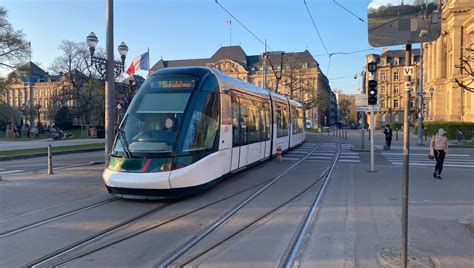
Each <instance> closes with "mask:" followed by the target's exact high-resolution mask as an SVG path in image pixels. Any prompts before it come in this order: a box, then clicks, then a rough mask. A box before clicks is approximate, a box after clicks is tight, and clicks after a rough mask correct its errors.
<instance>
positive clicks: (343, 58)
mask: <svg viewBox="0 0 474 268" xmlns="http://www.w3.org/2000/svg"><path fill="white" fill-rule="evenodd" d="M306 2H307V5H308V7H309V9H310V11H311V13H312V15H313V18H314V20H315V23H316V25H317V27H318V29H319V31H320V33H321V36H322V38H323V41H324V43H325V45H326V47H327V49H328V51H329V52H330V53H334V52H349V51H358V50H363V49H369V48H371V47H370V46H369V44H368V42H367V24H365V23H363V22H361V21H359V20H358V19H357V18H355V17H353V16H352V15H350V14H349V13H348V12H346V11H345V10H344V9H342V8H341V7H339V6H338V5H336V4H335V3H334V2H333V1H332V0H307V1H306ZM337 2H338V3H340V4H341V5H343V6H345V7H346V8H348V9H349V10H351V11H352V12H354V13H355V14H357V15H358V16H360V17H362V18H363V19H364V20H366V17H367V6H368V4H369V3H370V1H368V0H338V1H337ZM219 3H220V4H221V5H223V6H224V7H225V8H226V9H227V10H229V11H230V12H231V13H232V14H233V15H234V16H235V17H236V18H238V19H239V20H240V21H241V22H243V23H244V24H245V25H246V26H247V27H248V28H249V29H250V30H251V31H252V32H253V33H255V35H257V36H258V37H259V38H260V39H262V40H263V39H265V38H266V39H267V40H268V46H269V47H270V48H271V49H272V50H274V51H286V52H296V51H304V50H305V49H308V50H309V51H310V52H311V53H312V54H313V56H315V58H316V60H317V61H318V62H319V63H320V66H321V69H322V70H323V72H324V73H326V74H327V75H328V77H329V78H330V79H331V80H330V83H331V87H332V88H333V89H341V90H343V91H344V92H347V93H356V91H357V87H358V80H355V79H354V78H353V76H354V73H356V72H358V73H360V70H361V69H362V68H363V66H364V55H365V53H367V52H362V53H357V54H351V55H335V56H333V57H332V60H331V64H330V67H329V73H327V71H328V56H323V55H322V54H326V52H325V49H324V47H323V46H322V44H321V41H320V40H319V38H318V35H317V33H316V30H315V29H314V27H313V25H312V23H311V20H310V17H309V15H308V13H307V10H306V7H305V5H304V1H303V0H273V1H270V0H220V1H219ZM0 5H1V6H4V7H5V8H6V9H7V10H8V12H9V21H10V22H11V23H12V24H13V26H14V27H15V29H21V30H23V32H24V33H25V35H26V39H27V40H29V41H31V43H32V50H33V54H32V59H33V62H37V63H40V66H41V67H42V68H44V69H48V68H49V66H50V65H51V62H52V61H53V59H54V58H55V57H56V56H58V55H59V51H58V50H57V47H58V46H59V44H60V42H61V41H62V40H72V41H76V42H78V41H83V40H85V37H86V36H87V35H88V34H89V33H90V32H91V31H93V32H95V33H96V34H97V36H98V38H99V46H101V47H105V0H1V1H0ZM114 12H115V13H114V28H115V29H114V39H115V41H114V47H117V45H118V44H119V43H120V42H121V41H125V43H126V44H127V45H128V46H129V49H130V50H129V53H128V55H127V62H126V65H127V66H128V65H129V63H130V61H131V60H133V58H134V57H136V56H138V55H139V54H141V53H144V52H145V51H146V50H147V48H150V58H151V64H152V65H153V64H154V63H156V62H157V61H158V60H159V59H160V57H163V59H165V60H176V59H190V58H208V57H210V56H212V54H213V53H214V52H215V51H216V50H217V49H218V48H219V47H220V46H221V45H224V46H226V45H229V26H228V25H227V24H226V21H227V20H229V19H231V17H230V16H229V15H228V14H227V13H226V12H225V11H224V10H223V9H222V8H221V7H219V5H217V4H216V3H215V1H214V0H194V1H192V0H175V1H171V0H167V1H164V0H136V1H133V0H115V1H114ZM232 45H241V46H242V48H243V49H244V51H245V52H246V53H247V54H248V55H256V54H260V53H261V52H262V51H263V45H262V44H261V43H260V42H259V41H258V40H257V39H256V38H255V37H253V36H252V35H251V34H249V33H248V32H247V31H246V30H245V29H244V28H243V27H242V26H240V25H239V24H238V23H237V21H235V20H232ZM374 52H377V51H374ZM115 53H116V57H118V53H117V52H115ZM319 55H320V56H319ZM341 77H344V78H341ZM333 78H338V79H333Z"/></svg>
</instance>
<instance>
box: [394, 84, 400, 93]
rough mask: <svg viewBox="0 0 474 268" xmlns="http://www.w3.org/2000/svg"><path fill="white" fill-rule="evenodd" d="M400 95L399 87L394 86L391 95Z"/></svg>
mask: <svg viewBox="0 0 474 268" xmlns="http://www.w3.org/2000/svg"><path fill="white" fill-rule="evenodd" d="M399 93H400V86H399V85H394V86H393V94H399Z"/></svg>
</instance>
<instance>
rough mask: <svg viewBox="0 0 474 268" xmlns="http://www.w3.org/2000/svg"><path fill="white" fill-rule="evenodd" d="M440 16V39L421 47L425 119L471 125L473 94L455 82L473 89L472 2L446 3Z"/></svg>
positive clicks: (473, 117)
mask: <svg viewBox="0 0 474 268" xmlns="http://www.w3.org/2000/svg"><path fill="white" fill-rule="evenodd" d="M441 14H442V21H441V35H440V37H439V38H438V39H437V40H436V41H433V42H429V43H425V44H424V45H423V80H424V91H425V94H426V96H427V98H426V100H425V103H426V105H427V109H426V114H425V119H426V120H430V121H461V122H474V92H472V91H471V92H470V91H469V90H466V89H465V88H463V87H462V86H460V85H459V84H458V83H457V82H456V80H458V81H459V82H461V83H462V84H463V85H468V84H469V83H472V84H470V88H471V89H472V90H474V83H473V80H474V77H473V75H472V74H473V73H474V72H472V70H473V69H474V1H472V0H448V1H446V2H445V4H444V5H443V7H442V13H441ZM461 59H464V60H465V61H464V62H461ZM468 65H470V66H468ZM461 67H465V69H464V70H463V71H461ZM469 69H470V71H471V74H469V73H468V72H469Z"/></svg>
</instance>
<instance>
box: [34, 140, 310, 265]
mask: <svg viewBox="0 0 474 268" xmlns="http://www.w3.org/2000/svg"><path fill="white" fill-rule="evenodd" d="M318 147H319V144H316V145H315V146H314V147H313V149H312V150H311V151H310V152H309V153H308V154H307V155H306V156H305V157H303V158H302V159H301V160H300V161H298V162H297V163H295V164H293V165H292V166H290V167H289V168H286V169H285V170H283V171H282V172H281V173H280V174H279V175H277V176H275V177H272V178H270V179H267V180H264V181H262V182H259V183H257V184H254V185H251V186H249V187H247V188H244V189H242V190H240V191H238V192H235V193H232V194H229V195H227V196H225V197H223V198H220V199H218V200H216V201H214V202H211V203H208V204H206V205H204V206H200V207H198V208H195V209H193V210H190V211H187V212H185V213H182V214H179V215H177V216H175V217H172V218H169V219H167V220H164V221H162V222H160V223H157V224H153V225H149V226H146V227H143V228H140V229H137V230H133V231H129V232H125V233H121V234H114V233H115V232H116V231H119V230H121V229H122V228H123V227H126V225H130V224H133V223H134V222H136V221H138V220H140V219H141V218H143V217H140V218H136V219H133V220H131V221H130V220H129V221H127V222H125V223H120V224H117V225H115V226H112V227H110V228H107V229H106V230H104V231H101V232H99V233H96V234H94V235H92V236H90V237H88V238H86V239H83V240H80V241H78V242H75V243H73V244H70V245H68V246H66V247H63V248H61V249H58V250H56V251H54V252H52V253H50V254H48V255H46V256H43V257H41V258H38V259H36V260H34V261H32V262H30V263H28V264H27V265H26V266H27V267H46V266H48V267H57V266H60V265H64V264H67V263H69V262H71V261H74V260H77V259H79V258H82V257H85V256H87V255H90V254H92V253H95V252H98V251H100V250H103V249H105V248H108V247H110V246H113V245H115V244H117V243H120V242H123V241H126V240H128V239H131V238H133V237H136V236H138V235H140V234H143V233H146V232H148V231H151V230H154V229H157V228H160V227H164V226H166V225H169V224H170V223H173V222H175V221H177V220H180V219H182V218H184V217H186V216H190V215H192V214H195V213H197V212H199V211H202V210H204V209H207V208H209V207H211V206H214V205H216V204H219V203H222V202H224V201H226V200H228V199H230V198H232V197H235V196H238V195H240V194H243V193H245V192H248V191H250V190H252V189H255V188H258V187H259V186H261V188H260V189H259V190H258V191H257V194H253V195H251V196H250V197H251V198H252V199H253V198H255V197H256V196H257V195H258V194H259V193H261V192H263V191H264V190H265V189H266V188H268V187H269V186H270V185H272V184H273V183H275V182H276V181H277V180H278V179H280V178H281V177H283V176H284V175H286V174H287V173H288V172H289V171H291V170H292V169H294V168H295V167H297V166H298V165H299V164H300V163H301V162H303V161H304V159H306V158H307V157H309V156H310V155H311V154H312V153H313V152H314V151H315V150H316V149H317V148H318ZM262 185H263V187H262ZM250 200H251V199H250ZM154 212H156V211H154ZM154 212H151V213H154ZM151 213H150V214H151ZM106 236H110V237H106ZM99 239H104V241H103V242H99V243H96V242H97V241H98V240H99Z"/></svg>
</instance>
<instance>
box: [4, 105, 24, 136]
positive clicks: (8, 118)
mask: <svg viewBox="0 0 474 268" xmlns="http://www.w3.org/2000/svg"><path fill="white" fill-rule="evenodd" d="M20 118H21V114H20V112H19V111H17V110H15V109H13V108H12V107H11V106H10V105H8V104H7V103H4V102H0V130H2V131H4V130H5V129H6V126H7V125H8V124H10V123H12V122H17V121H18V120H20Z"/></svg>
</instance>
